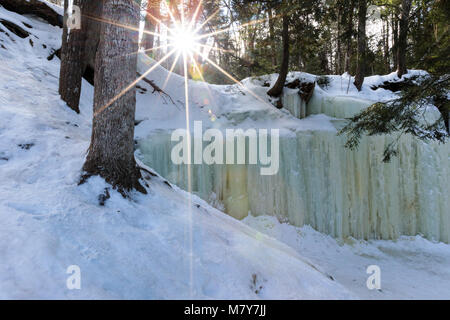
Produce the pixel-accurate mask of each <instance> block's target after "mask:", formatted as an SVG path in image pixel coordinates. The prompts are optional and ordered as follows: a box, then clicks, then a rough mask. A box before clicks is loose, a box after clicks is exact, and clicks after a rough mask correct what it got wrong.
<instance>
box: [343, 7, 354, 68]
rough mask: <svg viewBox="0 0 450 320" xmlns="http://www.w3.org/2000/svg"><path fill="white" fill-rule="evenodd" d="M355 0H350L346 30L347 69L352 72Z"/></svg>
mask: <svg viewBox="0 0 450 320" xmlns="http://www.w3.org/2000/svg"><path fill="white" fill-rule="evenodd" d="M353 1H354V0H350V1H349V3H348V5H349V8H348V9H347V30H346V31H345V36H346V38H347V48H346V52H345V68H344V69H345V70H344V72H347V73H348V74H350V58H351V56H352V37H353V9H354V2H353Z"/></svg>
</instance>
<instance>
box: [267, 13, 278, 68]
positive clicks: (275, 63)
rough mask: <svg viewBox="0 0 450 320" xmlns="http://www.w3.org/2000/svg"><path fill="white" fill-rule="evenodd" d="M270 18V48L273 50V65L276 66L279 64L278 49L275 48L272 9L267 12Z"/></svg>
mask: <svg viewBox="0 0 450 320" xmlns="http://www.w3.org/2000/svg"><path fill="white" fill-rule="evenodd" d="M267 14H268V18H269V37H270V48H271V50H272V65H273V66H276V65H277V64H278V63H277V49H276V47H275V28H274V25H273V22H274V21H273V13H272V8H270V7H269V8H268V10H267Z"/></svg>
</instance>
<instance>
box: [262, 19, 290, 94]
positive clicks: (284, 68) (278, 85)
mask: <svg viewBox="0 0 450 320" xmlns="http://www.w3.org/2000/svg"><path fill="white" fill-rule="evenodd" d="M282 39H283V61H282V62H281V69H280V74H279V75H278V79H277V82H275V84H274V86H273V87H272V88H271V89H270V90H269V91H268V92H267V94H268V95H269V96H271V97H279V96H280V95H281V94H282V93H283V87H284V83H285V82H286V77H287V74H288V71H289V17H288V16H287V15H283V31H282Z"/></svg>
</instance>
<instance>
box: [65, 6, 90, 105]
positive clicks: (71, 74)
mask: <svg viewBox="0 0 450 320" xmlns="http://www.w3.org/2000/svg"><path fill="white" fill-rule="evenodd" d="M67 3H68V1H65V2H64V11H65V16H67V6H68V4H67ZM85 4H86V1H85V0H73V5H76V6H78V7H80V9H81V12H82V13H83V12H84V10H85V7H84V5H85ZM65 20H66V21H67V19H65ZM83 20H84V19H83ZM83 22H84V21H82V22H81V26H82V27H81V28H80V29H73V28H69V27H68V22H66V23H65V24H64V29H63V41H62V47H61V69H60V74H59V94H60V95H61V99H62V100H64V101H65V102H66V103H67V105H68V106H69V108H71V109H72V110H73V111H75V112H77V113H79V112H80V109H79V103H80V94H81V78H82V76H83V51H84V42H85V40H86V34H85V28H83V24H84V23H83Z"/></svg>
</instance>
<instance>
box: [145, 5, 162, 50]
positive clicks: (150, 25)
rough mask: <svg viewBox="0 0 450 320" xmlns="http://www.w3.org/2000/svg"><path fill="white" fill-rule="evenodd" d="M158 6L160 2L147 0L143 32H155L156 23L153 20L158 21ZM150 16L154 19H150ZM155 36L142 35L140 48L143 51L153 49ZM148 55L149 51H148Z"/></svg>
mask: <svg viewBox="0 0 450 320" xmlns="http://www.w3.org/2000/svg"><path fill="white" fill-rule="evenodd" d="M159 6H160V0H148V2H147V15H146V17H145V28H144V30H146V31H149V32H153V33H154V32H155V30H156V25H157V24H158V22H157V21H156V20H155V19H154V18H158V19H159ZM152 16H153V17H154V18H152ZM154 39H155V36H154V35H153V34H149V33H144V35H143V36H142V46H143V47H144V50H149V49H152V48H153V43H154ZM148 53H150V51H148Z"/></svg>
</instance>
